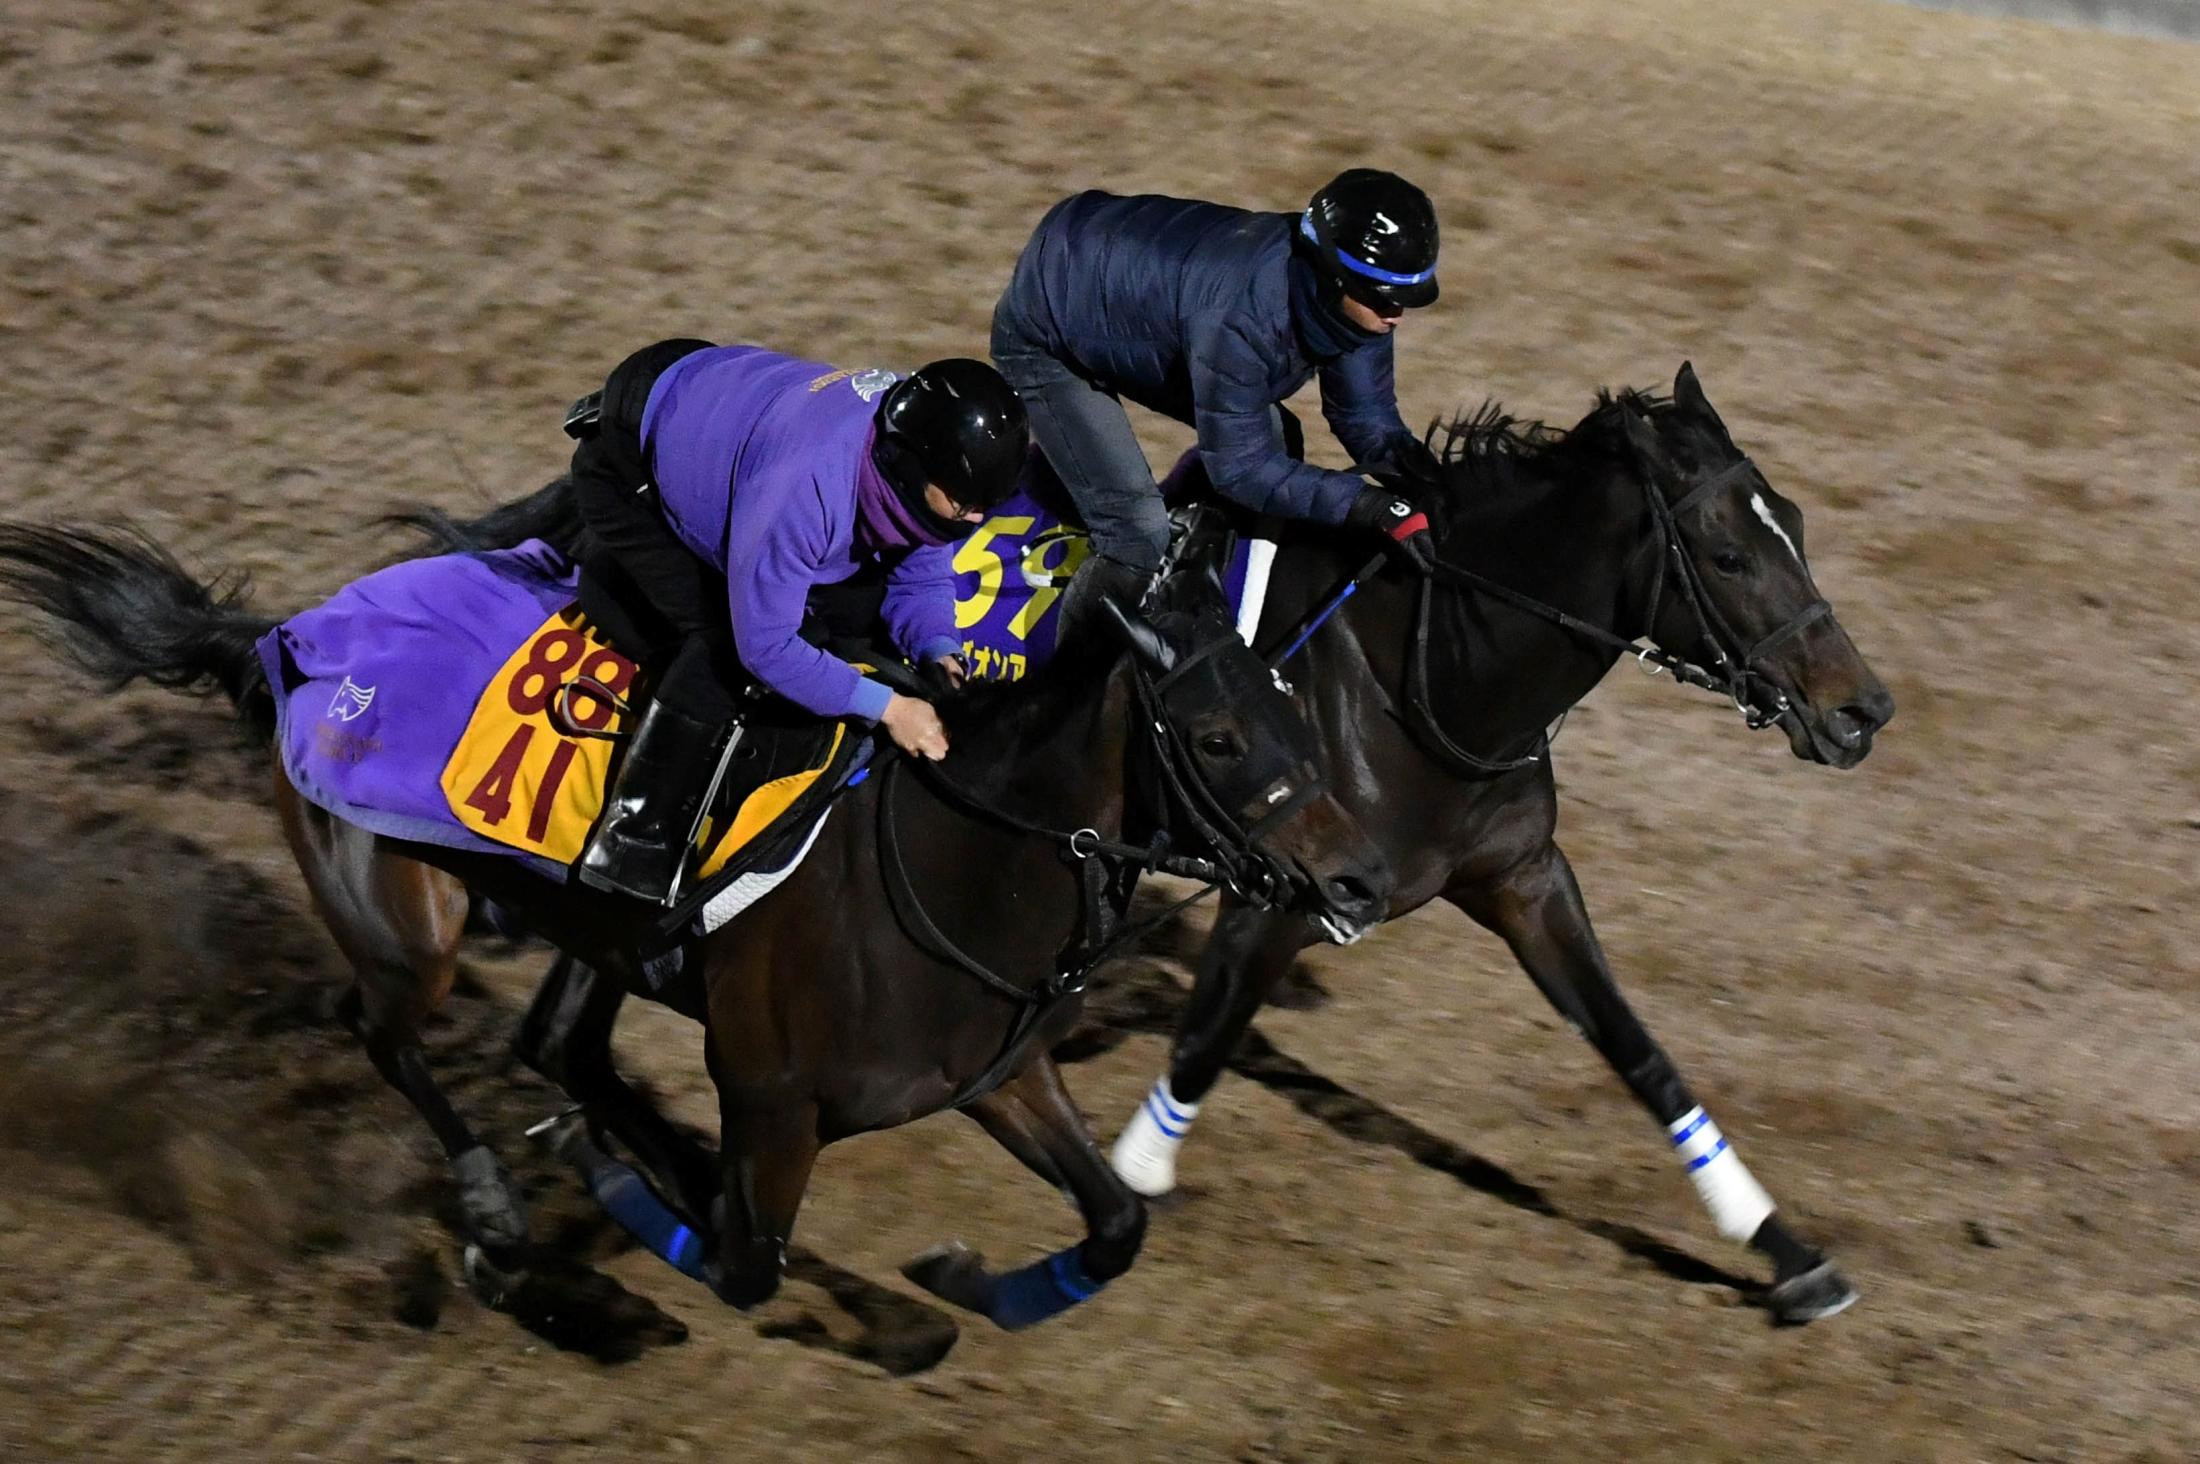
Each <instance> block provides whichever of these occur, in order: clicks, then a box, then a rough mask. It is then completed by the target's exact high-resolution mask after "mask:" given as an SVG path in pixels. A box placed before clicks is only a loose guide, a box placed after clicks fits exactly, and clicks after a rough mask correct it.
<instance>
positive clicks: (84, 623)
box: [0, 523, 276, 739]
mask: <svg viewBox="0 0 2200 1464" xmlns="http://www.w3.org/2000/svg"><path fill="white" fill-rule="evenodd" d="M248 588H249V578H248V576H246V575H244V574H242V573H235V574H225V575H221V576H218V577H216V578H215V579H214V580H213V581H211V582H201V581H200V580H199V579H197V578H196V577H195V576H193V575H192V574H191V572H190V571H189V570H187V569H185V568H184V567H183V566H182V565H181V564H178V563H177V562H176V558H175V556H174V555H172V554H170V553H169V552H168V551H167V550H166V549H164V548H162V547H161V546H160V545H159V544H157V543H155V542H154V541H153V540H152V538H150V537H149V536H148V535H147V534H146V533H145V532H144V530H142V529H139V528H137V527H136V526H134V525H129V524H122V525H117V526H114V527H111V528H98V529H95V528H79V527H65V526H64V527H53V528H38V527H34V526H32V525H29V524H14V523H0V599H8V600H13V601H15V602H16V603H17V604H20V605H28V606H30V607H31V608H32V609H34V610H39V611H43V612H44V613H45V614H47V615H49V616H51V617H52V618H53V620H54V622H55V624H54V626H53V627H52V630H51V633H50V634H49V636H48V637H47V639H48V640H49V641H50V643H51V644H52V645H53V646H54V647H55V649H56V650H58V651H59V652H60V653H61V655H62V656H63V657H65V658H66V659H67V660H69V661H70V662H72V663H73V664H75V665H76V666H77V667H78V668H79V669H80V670H82V671H84V672H86V673H87V674H89V675H90V676H92V677H93V678H95V679H96V680H98V681H99V682H100V683H101V686H102V689H104V690H106V691H119V690H120V689H121V688H122V687H124V686H127V685H128V684H129V683H130V682H132V681H135V680H137V679H138V678H139V677H143V678H144V679H145V680H147V681H150V682H152V683H153V684H154V685H155V686H165V687H168V688H169V689H171V690H174V691H181V692H184V693H186V694H187V695H191V696H209V695H211V694H213V693H214V692H216V691H221V692H226V693H227V694H228V696H229V700H230V702H231V703H232V704H233V705H234V706H235V707H236V709H237V713H238V715H239V716H240V717H242V718H243V719H244V721H245V722H246V724H247V725H248V726H250V727H251V728H252V729H253V731H254V732H256V733H257V734H258V735H259V736H260V737H261V738H262V739H267V738H271V737H273V736H274V734H275V698H274V695H273V694H272V693H271V692H270V691H269V690H268V685H267V673H266V672H265V671H264V670H263V669H262V668H261V666H260V658H259V654H258V652H257V651H256V650H255V649H254V646H255V643H256V642H257V641H258V640H259V639H260V637H261V636H263V635H265V634H267V632H268V631H269V630H271V629H273V628H274V626H275V624H276V622H275V620H274V619H273V618H272V617H269V616H266V615H262V614H260V613H258V612H257V611H254V610H252V609H250V608H248V606H247V605H246V591H247V589H248Z"/></svg>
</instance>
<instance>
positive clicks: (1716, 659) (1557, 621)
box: [1269, 457, 1833, 773]
mask: <svg viewBox="0 0 2200 1464" xmlns="http://www.w3.org/2000/svg"><path fill="white" fill-rule="evenodd" d="M1754 469H1755V464H1754V463H1752V462H1751V461H1750V460H1749V459H1748V458H1747V457H1743V458H1739V459H1737V460H1736V461H1734V462H1732V463H1729V464H1727V465H1726V466H1725V467H1723V468H1721V469H1719V470H1718V471H1717V472H1715V473H1713V474H1711V475H1710V476H1709V477H1707V478H1705V479H1704V480H1703V481H1702V482H1700V483H1697V484H1695V485H1694V486H1693V487H1691V488H1690V489H1689V490H1688V491H1687V492H1686V493H1684V494H1682V495H1681V497H1680V500H1679V501H1678V502H1675V503H1668V502H1666V500H1665V495H1664V494H1662V493H1660V492H1659V491H1658V489H1657V485H1656V484H1655V483H1654V482H1651V481H1649V480H1648V479H1647V478H1646V479H1645V480H1644V484H1643V487H1644V496H1645V498H1647V499H1648V501H1649V504H1650V513H1651V517H1652V518H1653V519H1655V520H1656V522H1657V527H1658V533H1659V537H1660V538H1661V539H1662V540H1663V541H1664V551H1663V552H1662V553H1660V555H1659V556H1658V559H1657V576H1656V578H1655V579H1654V580H1652V582H1651V588H1650V607H1649V611H1648V613H1647V615H1646V616H1645V629H1644V630H1643V631H1641V632H1640V633H1639V634H1637V635H1636V636H1634V637H1632V638H1629V637H1626V636H1622V635H1618V634H1615V633H1614V632H1612V631H1609V630H1606V629H1605V628H1604V627H1603V626H1601V625H1594V624H1591V623H1590V622H1588V621H1586V620H1583V619H1581V618H1580V617H1578V616H1575V615H1571V614H1569V613H1567V612H1566V611H1564V610H1561V609H1559V608H1558V607H1557V606H1556V605H1551V604H1547V603H1546V602H1544V601H1542V600H1538V599H1535V598H1534V597H1533V596H1530V595H1524V594H1522V593H1521V592H1520V591H1518V590H1515V589H1513V588H1511V587H1510V586H1508V585H1504V584H1500V583H1498V582H1497V581H1495V580H1492V579H1490V578H1488V577H1487V576H1485V575H1481V574H1477V573H1475V572H1474V571H1473V570H1469V569H1461V568H1459V567H1458V566H1456V565H1452V564H1445V563H1443V562H1441V561H1439V562H1438V563H1437V565H1436V568H1435V570H1434V572H1433V573H1432V574H1431V575H1430V576H1428V577H1427V578H1425V579H1423V580H1422V582H1421V586H1420V590H1419V593H1418V594H1417V595H1416V596H1415V603H1414V622H1413V633H1412V651H1411V655H1410V656H1409V658H1408V660H1407V663H1406V688H1405V692H1406V709H1407V710H1408V711H1409V712H1410V713H1412V715H1413V716H1414V717H1415V718H1416V719H1417V720H1418V722H1419V724H1420V731H1421V732H1422V734H1423V735H1424V736H1425V737H1426V739H1427V740H1428V742H1429V743H1430V744H1431V745H1432V747H1433V750H1435V751H1436V752H1437V753H1439V754H1440V755H1441V756H1443V757H1445V758H1447V759H1449V760H1451V761H1452V762H1454V763H1456V764H1459V765H1461V766H1463V767H1464V768H1466V769H1467V770H1468V771H1471V772H1475V773H1506V772H1512V771H1515V770H1516V769H1519V768H1524V767H1528V766H1530V765H1531V764H1534V763H1537V762H1540V761H1542V760H1543V758H1544V757H1545V755H1546V754H1547V753H1548V752H1549V750H1550V738H1549V736H1548V735H1547V734H1544V733H1538V734H1537V736H1536V741H1535V744H1534V746H1533V747H1532V748H1531V749H1530V750H1529V751H1528V752H1526V753H1523V754H1522V755H1520V756H1518V757H1513V758H1503V759H1492V758H1485V757H1481V756H1479V755H1477V754H1476V753H1473V752H1470V751H1468V750H1467V749H1466V748H1464V747H1462V746H1460V745H1459V743H1458V742H1457V741H1455V740H1454V739H1453V738H1452V737H1451V736H1450V735H1449V734H1448V733H1446V732H1445V731H1444V729H1443V727H1442V725H1441V724H1440V723H1439V722H1438V721H1437V719H1436V713H1435V709H1434V707H1433V706H1432V705H1431V703H1430V700H1429V695H1428V689H1429V672H1428V642H1429V627H1430V624H1431V622H1432V620H1433V619H1434V601H1435V593H1436V589H1437V587H1438V586H1439V585H1441V586H1442V587H1443V588H1445V589H1448V590H1451V591H1454V592H1455V593H1462V594H1479V595H1483V596H1486V597H1488V598H1489V599H1493V600H1496V601H1498V602H1500V603H1502V604H1505V605H1510V606H1511V607H1513V608H1514V609H1516V610H1519V611H1522V612H1524V613H1526V614H1529V615H1533V616H1535V617H1537V618H1538V619H1541V620H1544V621H1547V622H1549V623H1550V624H1552V625H1555V626H1557V627H1558V628H1559V629H1561V630H1564V631H1566V632H1567V633H1569V634H1571V635H1575V636H1578V637H1580V638H1582V639H1584V640H1587V641H1591V642H1593V643H1595V644H1598V645H1601V646H1603V647H1605V648H1606V649H1609V650H1612V651H1615V652H1617V653H1618V654H1620V655H1622V656H1631V657H1633V658H1634V660H1635V662H1636V664H1637V665H1639V666H1641V667H1642V669H1643V670H1644V671H1645V672H1647V673H1648V674H1650V675H1652V676H1655V675H1657V674H1658V673H1659V672H1661V671H1663V672H1668V673H1670V674H1671V675H1672V677H1673V679H1674V680H1675V681H1678V682H1681V683H1683V684H1685V685H1689V686H1696V687H1701V688H1703V689H1704V690H1706V691H1715V692H1718V693H1720V694H1721V695H1723V696H1725V697H1727V698H1728V699H1729V700H1731V701H1732V702H1733V703H1734V707H1735V710H1737V711H1739V712H1740V713H1741V714H1742V719H1743V721H1744V722H1745V723H1746V724H1747V725H1748V726H1749V728H1750V730H1751V731H1756V730H1759V729H1761V728H1764V727H1769V726H1771V725H1772V724H1773V723H1775V722H1777V721H1779V720H1780V719H1781V718H1782V717H1784V716H1786V715H1787V714H1788V713H1789V712H1790V711H1791V710H1792V704H1791V703H1790V702H1789V700H1788V696H1787V693H1786V692H1784V691H1782V690H1781V689H1780V688H1779V687H1778V686H1777V685H1776V684H1774V683H1773V681H1772V680H1771V678H1769V677H1767V676H1766V675H1765V674H1764V673H1763V672H1761V671H1759V670H1758V669H1757V665H1758V663H1759V662H1760V661H1762V660H1763V659H1764V657H1766V656H1767V655H1769V654H1771V652H1772V651H1773V650H1774V649H1775V648H1776V647H1778V646H1781V645H1784V644H1786V643H1787V642H1788V641H1789V640H1792V639H1793V638H1794V637H1795V636H1797V635H1800V634H1801V633H1802V632H1803V631H1804V630H1805V629H1806V628H1808V627H1809V626H1811V625H1813V624H1815V623H1816V622H1818V621H1820V620H1823V619H1825V618H1826V617H1827V616H1829V615H1831V614H1832V613H1833V607H1832V605H1830V604H1829V603H1827V601H1826V600H1825V599H1824V598H1823V597H1820V598H1818V599H1815V600H1813V601H1811V603H1810V604H1808V605H1805V606H1804V607H1803V608H1802V609H1801V610H1799V611H1797V612H1796V613H1795V614H1794V615H1791V616H1789V617H1788V619H1787V620H1786V621H1784V622H1783V623H1782V624H1780V625H1779V626H1778V627H1777V628H1775V629H1774V630H1772V631H1771V632H1770V633H1769V634H1767V635H1765V636H1763V637H1761V638H1760V639H1759V640H1758V641H1757V642H1756V643H1755V644H1753V645H1751V646H1749V647H1748V648H1747V649H1746V650H1744V651H1743V652H1741V654H1740V656H1739V657H1738V658H1737V657H1736V656H1735V655H1734V654H1732V653H1730V652H1729V651H1728V650H1727V646H1728V644H1729V643H1734V644H1739V643H1740V639H1741V638H1740V636H1739V635H1737V634H1736V632H1735V630H1734V628H1733V626H1732V625H1731V624H1729V623H1728V621H1727V620H1726V618H1725V617H1724V616H1723V615H1721V614H1720V613H1719V610H1718V607H1717V606H1716V605H1715V604H1713V603H1712V600H1711V596H1710V593H1709V592H1708V590H1706V589H1705V587H1704V583H1703V575H1702V573H1701V571H1699V570H1698V569H1697V568H1696V565H1695V561H1693V560H1692V559H1690V558H1689V556H1688V551H1687V547H1686V545H1685V543H1684V541H1683V540H1682V538H1681V532H1680V523H1679V519H1680V515H1681V514H1683V513H1686V512H1687V511H1688V510H1689V509H1691V508H1694V507H1695V506H1696V505H1697V504H1698V503H1700V502H1702V501H1703V500H1704V499H1705V498H1707V497H1709V496H1710V495H1711V494H1713V493H1715V492H1717V491H1719V490H1720V489H1722V488H1724V487H1726V486H1727V484H1728V483H1729V482H1731V481H1732V480H1733V479H1735V478H1738V477H1740V476H1741V475H1743V474H1745V473H1748V472H1751V471H1753V470H1754ZM1388 558H1389V556H1388V555H1387V554H1382V553H1379V554H1377V555H1375V556H1374V557H1373V558H1371V559H1369V560H1368V562H1367V563H1366V564H1365V565H1363V566H1361V568H1360V569H1359V571H1358V572H1357V573H1355V574H1354V575H1352V576H1351V578H1350V579H1348V580H1347V581H1346V582H1345V583H1344V584H1343V586H1342V587H1341V588H1339V589H1338V590H1337V591H1336V592H1335V593H1333V594H1332V595H1331V596H1330V597H1329V598H1328V599H1327V600H1325V601H1324V602H1323V603H1322V605H1321V607H1320V608H1319V609H1318V610H1316V611H1315V612H1314V614H1313V615H1311V616H1310V617H1308V619H1307V621H1306V622H1305V623H1304V624H1303V625H1302V626H1301V627H1300V629H1299V630H1298V631H1297V633H1296V634H1294V635H1293V636H1292V637H1291V639H1290V640H1289V642H1288V643H1287V644H1286V645H1285V646H1284V648H1283V649H1282V650H1281V651H1279V652H1277V653H1276V654H1275V655H1274V656H1271V657H1270V658H1269V665H1270V666H1271V667H1272V668H1280V667H1281V666H1282V665H1283V663H1284V662H1286V661H1288V660H1289V659H1290V658H1291V657H1292V656H1294V655H1296V654H1297V653H1298V651H1299V650H1300V648H1301V647H1303V646H1304V645H1305V644H1306V643H1307V641H1309V640H1311V639H1312V638H1313V636H1314V633H1315V632H1316V631H1318V630H1319V629H1321V627H1322V626H1323V624H1325V623H1326V622H1327V621H1328V620H1329V619H1330V617H1331V616H1333V615H1335V614H1336V612H1337V611H1338V610H1339V609H1341V608H1343V605H1344V602H1345V601H1346V600H1348V599H1350V598H1351V597H1352V596H1353V595H1354V594H1355V593H1357V592H1358V590H1359V588H1360V586H1361V585H1362V584H1364V583H1366V582H1367V581H1368V580H1369V579H1371V578H1372V577H1373V576H1374V575H1376V574H1377V573H1379V572H1380V571H1381V570H1382V568H1383V566H1384V564H1385V563H1387V562H1388ZM1668 559H1670V560H1671V563H1672V567H1673V569H1674V570H1675V571H1676V575H1675V577H1676V579H1677V580H1678V581H1679V583H1680V586H1681V593H1682V595H1683V597H1684V598H1685V599H1686V600H1687V602H1688V607H1689V610H1690V611H1691V612H1692V613H1693V614H1694V616H1695V618H1696V623H1697V625H1698V626H1699V627H1700V628H1701V629H1702V631H1703V638H1704V641H1705V642H1706V643H1707V644H1708V645H1709V646H1710V647H1711V655H1712V665H1711V666H1710V667H1709V668H1706V667H1704V666H1700V665H1698V664H1697V663H1695V662H1694V661H1691V660H1689V659H1687V658H1686V657H1684V656H1676V655H1674V654H1673V653H1671V652H1670V651H1667V650H1664V649H1663V648H1661V647H1659V646H1658V645H1656V644H1655V643H1654V642H1652V641H1651V640H1650V637H1651V635H1652V633H1653V632H1654V631H1655V630H1656V628H1657V623H1658V612H1659V610H1660V608H1661V607H1662V606H1663V604H1664V598H1665V579H1666V570H1667V561H1668ZM1759 688H1761V689H1762V697H1763V699H1762V700H1760V692H1759Z"/></svg>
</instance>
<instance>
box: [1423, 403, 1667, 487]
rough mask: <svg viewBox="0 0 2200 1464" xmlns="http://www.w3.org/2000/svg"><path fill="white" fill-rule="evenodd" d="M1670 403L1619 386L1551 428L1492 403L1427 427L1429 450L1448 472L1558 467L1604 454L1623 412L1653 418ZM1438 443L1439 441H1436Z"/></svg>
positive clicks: (1500, 404)
mask: <svg viewBox="0 0 2200 1464" xmlns="http://www.w3.org/2000/svg"><path fill="white" fill-rule="evenodd" d="M1671 405H1672V403H1671V402H1670V401H1668V400H1667V399H1666V398H1664V397H1662V396H1659V395H1657V394H1656V393H1654V392H1647V391H1638V390H1636V389H1635V388H1633V387H1621V388H1620V389H1619V390H1618V391H1611V390H1609V389H1604V390H1599V391H1598V392H1597V403H1596V405H1595V406H1594V407H1592V408H1590V409H1589V413H1588V415H1587V416H1585V417H1583V418H1582V419H1581V420H1580V421H1579V422H1576V423H1575V424H1574V425H1573V426H1572V427H1570V428H1566V427H1553V426H1551V425H1550V424H1549V423H1548V422H1544V421H1541V420H1538V419H1534V418H1522V417H1515V416H1514V415H1513V414H1512V413H1510V412H1508V411H1506V410H1505V408H1504V405H1503V404H1502V403H1500V402H1497V401H1494V400H1492V401H1486V402H1484V403H1483V404H1482V405H1481V407H1480V408H1479V409H1477V410H1475V411H1473V412H1468V413H1465V414H1464V415H1461V416H1456V417H1453V418H1452V419H1451V420H1450V421H1448V422H1447V421H1443V420H1438V421H1437V422H1436V423H1434V424H1433V425H1431V426H1430V428H1429V430H1428V435H1427V438H1426V439H1425V440H1426V441H1427V443H1428V446H1429V450H1430V451H1432V452H1434V453H1435V454H1436V459H1437V461H1438V462H1440V463H1442V464H1443V465H1444V466H1445V467H1447V468H1464V469H1474V468H1478V467H1479V468H1483V469H1485V470H1489V469H1495V468H1497V467H1499V466H1501V465H1520V466H1528V465H1534V464H1541V463H1553V464H1554V465H1555V464H1562V463H1563V462H1564V461H1565V460H1566V459H1568V458H1569V457H1570V456H1578V455H1580V454H1583V453H1601V452H1605V451H1608V450H1609V448H1610V447H1611V445H1612V442H1613V440H1614V434H1615V431H1616V429H1617V426H1618V423H1619V414H1620V413H1621V412H1623V411H1631V412H1639V413H1641V414H1642V415H1644V416H1646V417H1648V416H1656V415H1657V414H1659V413H1661V412H1663V411H1665V410H1666V409H1667V408H1668V407H1670V406H1671ZM1439 439H1441V440H1440V441H1439Z"/></svg>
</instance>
